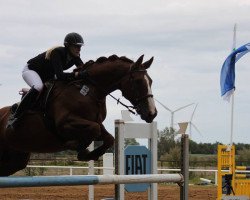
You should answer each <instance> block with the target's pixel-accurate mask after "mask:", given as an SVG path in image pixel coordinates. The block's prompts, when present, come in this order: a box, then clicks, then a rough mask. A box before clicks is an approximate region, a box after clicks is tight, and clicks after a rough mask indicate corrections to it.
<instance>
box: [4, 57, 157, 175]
mask: <svg viewBox="0 0 250 200" xmlns="http://www.w3.org/2000/svg"><path fill="white" fill-rule="evenodd" d="M152 62H153V57H152V58H151V59H149V60H148V61H146V62H143V55H142V56H140V57H139V58H138V59H137V61H135V62H134V61H132V60H130V59H129V58H127V57H124V56H122V57H118V56H117V55H112V56H109V57H100V58H98V59H97V60H96V61H92V60H91V61H89V62H87V63H86V64H85V65H84V67H83V68H80V69H76V70H79V71H81V70H85V72H86V74H87V76H86V77H85V78H83V79H79V80H70V81H59V80H55V81H54V85H53V88H52V89H50V94H49V95H48V96H47V97H46V106H45V107H46V108H45V111H44V110H29V111H26V113H25V114H24V115H23V116H22V117H21V119H19V121H17V123H16V125H15V128H14V129H11V128H6V124H7V121H8V117H9V115H10V113H11V106H6V107H3V108H1V109H0V176H9V175H12V174H14V173H15V172H17V171H19V170H22V169H24V168H25V167H26V166H27V164H28V161H29V159H30V154H31V153H33V152H35V153H53V152H60V151H64V150H75V151H77V152H78V155H77V158H78V160H80V161H89V160H97V159H98V158H99V157H100V156H102V155H103V154H104V153H105V152H106V151H107V149H108V148H110V147H112V146H113V144H114V137H113V136H112V135H111V134H110V133H109V132H108V131H107V130H106V129H105V127H104V125H103V124H102V123H103V121H104V120H105V118H106V114H107V109H106V96H107V95H108V94H110V93H111V92H113V91H115V90H120V91H121V93H122V95H123V96H124V97H125V98H126V99H127V100H128V101H130V103H131V104H132V105H133V106H132V107H133V109H134V111H135V112H137V113H138V114H139V115H140V117H141V119H142V120H144V121H146V122H147V123H151V122H152V121H153V119H154V118H155V117H156V115H157V110H156V107H155V103H154V99H153V94H152V90H151V85H152V79H151V78H150V76H149V75H148V73H147V69H148V68H149V67H150V65H151V64H152ZM92 141H102V145H100V146H99V147H97V148H96V149H94V150H93V151H91V152H89V151H88V150H87V147H88V146H89V145H90V144H91V142H92Z"/></svg>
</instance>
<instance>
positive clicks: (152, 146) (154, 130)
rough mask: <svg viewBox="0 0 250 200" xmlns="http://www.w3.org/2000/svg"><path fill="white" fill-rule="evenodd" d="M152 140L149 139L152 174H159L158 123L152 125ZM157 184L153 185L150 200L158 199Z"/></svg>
mask: <svg viewBox="0 0 250 200" xmlns="http://www.w3.org/2000/svg"><path fill="white" fill-rule="evenodd" d="M150 128H151V130H150V131H151V138H150V139H148V147H149V150H150V151H151V174H157V172H158V171H157V169H158V165H157V164H158V163H157V160H158V159H157V155H158V153H157V122H152V124H151V127H150ZM157 186H158V184H157V183H151V185H150V190H149V191H148V199H150V200H155V199H157V197H158V191H157Z"/></svg>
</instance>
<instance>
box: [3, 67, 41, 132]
mask: <svg viewBox="0 0 250 200" xmlns="http://www.w3.org/2000/svg"><path fill="white" fill-rule="evenodd" d="M22 75H23V79H24V80H25V82H26V83H27V84H28V85H29V86H31V89H30V90H29V92H28V93H27V94H26V95H25V96H24V97H23V99H22V101H21V102H20V104H19V105H18V107H17V109H16V111H15V113H14V114H13V116H12V117H11V118H10V120H9V123H8V125H7V126H8V127H9V126H10V127H13V126H14V124H15V122H16V121H17V120H18V118H20V116H22V114H23V113H24V112H25V111H26V110H28V109H30V108H31V107H32V106H33V105H34V103H35V102H36V99H37V97H38V95H39V93H40V92H41V91H42V88H43V82H42V80H41V78H40V76H39V75H38V74H37V73H36V72H35V71H33V70H30V69H29V68H28V66H27V65H26V66H25V68H24V70H23V74H22Z"/></svg>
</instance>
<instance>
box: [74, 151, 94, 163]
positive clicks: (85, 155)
mask: <svg viewBox="0 0 250 200" xmlns="http://www.w3.org/2000/svg"><path fill="white" fill-rule="evenodd" d="M77 159H78V160H79V161H90V160H94V161H97V160H98V159H99V157H98V156H95V155H93V154H91V152H89V150H88V149H84V150H81V151H79V152H78V154H77Z"/></svg>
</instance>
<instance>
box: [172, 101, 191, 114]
mask: <svg viewBox="0 0 250 200" xmlns="http://www.w3.org/2000/svg"><path fill="white" fill-rule="evenodd" d="M193 104H194V103H190V104H188V105H186V106H182V107H180V108H178V109H176V110H175V111H173V112H176V111H179V110H181V109H183V108H186V107H188V106H191V105H193Z"/></svg>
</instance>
